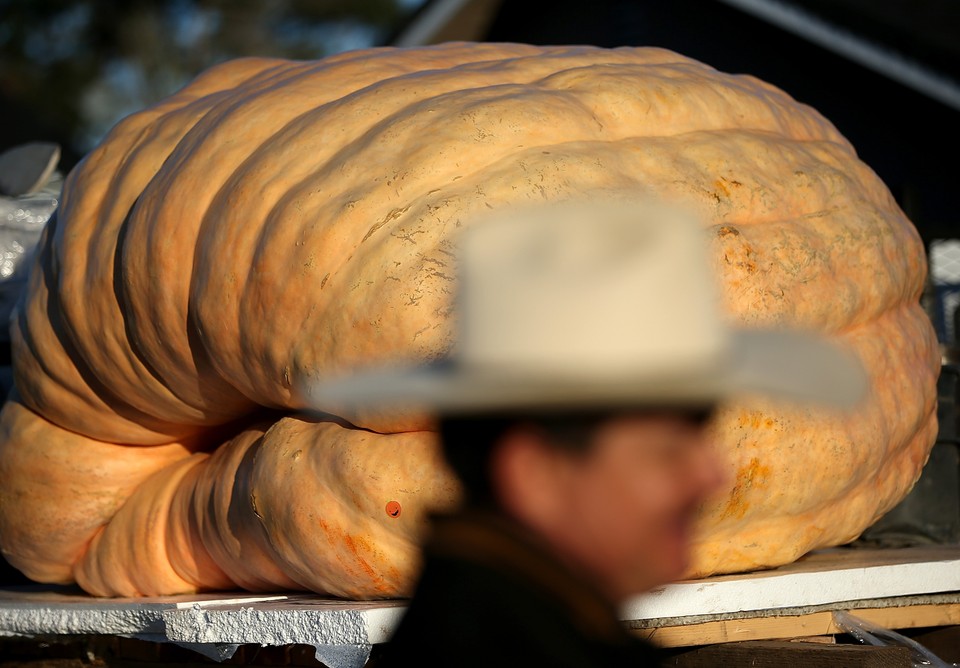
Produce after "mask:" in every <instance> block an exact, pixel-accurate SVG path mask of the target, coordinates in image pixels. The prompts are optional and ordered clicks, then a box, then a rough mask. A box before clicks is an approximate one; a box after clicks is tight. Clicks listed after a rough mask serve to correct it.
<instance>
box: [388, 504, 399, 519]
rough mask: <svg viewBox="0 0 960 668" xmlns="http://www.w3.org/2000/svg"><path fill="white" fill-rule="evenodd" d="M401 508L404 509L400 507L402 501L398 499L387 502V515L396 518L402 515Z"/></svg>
mask: <svg viewBox="0 0 960 668" xmlns="http://www.w3.org/2000/svg"><path fill="white" fill-rule="evenodd" d="M401 510H402V509H401V508H400V503H399V502H398V501H390V502H388V503H387V507H386V511H387V515H389V516H390V517H393V518H394V519H396V518H397V517H400V512H401Z"/></svg>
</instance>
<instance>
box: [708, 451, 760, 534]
mask: <svg viewBox="0 0 960 668" xmlns="http://www.w3.org/2000/svg"><path fill="white" fill-rule="evenodd" d="M769 476H770V467H768V466H764V465H762V464H761V463H760V460H759V459H757V458H756V457H754V458H753V459H751V460H750V462H749V463H748V464H747V465H746V466H744V467H742V468H741V469H740V470H739V471H737V478H736V484H734V486H733V489H732V490H731V491H730V500H729V501H727V507H726V508H724V509H723V513H722V514H721V516H720V517H721V519H723V518H727V517H736V518H742V517H743V516H744V515H745V514H746V513H747V510H749V509H750V504H749V503H748V502H747V501H746V500H744V497H745V496H746V494H747V492H748V491H749V490H750V489H752V488H753V487H759V486H762V485H764V484H765V483H766V480H767V478H768V477H769Z"/></svg>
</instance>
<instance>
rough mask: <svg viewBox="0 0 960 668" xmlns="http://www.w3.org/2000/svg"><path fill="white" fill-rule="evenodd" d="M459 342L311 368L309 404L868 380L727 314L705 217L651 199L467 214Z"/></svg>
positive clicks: (653, 392)
mask: <svg viewBox="0 0 960 668" xmlns="http://www.w3.org/2000/svg"><path fill="white" fill-rule="evenodd" d="M458 248H459V252H458V261H459V288H458V290H459V292H458V297H457V301H456V308H455V312H456V313H457V318H458V320H457V334H458V336H457V340H456V343H455V345H454V347H453V350H451V352H450V353H449V355H448V356H447V357H446V358H444V359H443V360H441V361H439V362H435V363H432V364H427V365H418V366H410V367H401V366H397V367H392V368H384V369H377V370H368V371H365V372H360V373H356V374H354V375H351V376H347V377H343V378H339V379H332V380H327V381H325V382H317V383H315V384H313V385H312V386H311V387H309V388H307V392H306V394H307V398H308V401H309V403H310V404H311V405H312V406H314V407H315V408H317V409H319V410H324V411H327V412H335V413H336V412H339V411H340V410H344V411H347V412H349V411H352V410H356V409H362V408H373V407H376V408H380V409H383V408H387V409H392V408H396V409H397V410H405V409H415V410H427V411H430V412H433V413H439V414H449V413H476V412H487V411H503V410H523V409H537V410H544V409H548V410H549V409H559V410H565V409H574V408H601V407H614V406H616V407H629V406H635V407H643V406H669V405H679V406H683V405H695V404H711V403H715V402H716V401H718V400H720V399H722V398H724V397H726V396H728V395H731V394H734V393H741V392H751V393H753V392H759V393H764V394H773V395H778V396H782V397H787V398H793V399H800V400H809V401H814V402H818V403H823V404H829V405H833V406H838V407H849V406H851V405H853V404H854V403H855V402H857V401H858V400H859V398H860V397H861V395H862V394H863V392H864V390H865V387H866V378H865V374H864V372H863V369H862V367H861V365H860V363H859V361H858V360H857V358H856V357H855V356H854V355H852V354H851V353H849V352H846V351H844V350H842V349H840V348H838V347H836V346H834V345H832V344H830V343H828V342H826V341H824V340H822V339H821V338H819V337H818V336H816V335H814V334H811V333H806V332H799V331H788V330H744V329H739V328H735V327H732V326H730V325H729V324H728V323H727V322H726V321H725V320H724V318H723V317H722V316H721V313H720V309H719V306H718V303H717V299H716V296H715V290H716V285H715V284H716V276H715V275H714V273H713V272H712V270H711V266H710V262H709V260H708V256H707V253H706V247H705V243H704V233H703V226H702V225H700V224H698V223H697V221H696V220H695V219H694V217H692V216H690V215H688V214H686V213H684V212H682V211H679V210H676V209H672V208H668V207H665V206H662V205H653V204H650V203H641V202H633V203H626V204H625V203H622V202H621V203H619V204H616V205H613V204H610V203H603V204H598V203H596V202H592V203H591V202H580V203H578V204H569V203H568V204H566V205H550V206H546V207H541V208H539V209H515V210H512V211H511V212H509V213H506V214H500V215H497V216H493V217H491V218H490V219H488V220H482V221H475V222H474V223H473V224H472V225H471V226H469V227H468V228H467V229H466V232H464V233H463V234H462V235H461V237H460V239H459V244H458Z"/></svg>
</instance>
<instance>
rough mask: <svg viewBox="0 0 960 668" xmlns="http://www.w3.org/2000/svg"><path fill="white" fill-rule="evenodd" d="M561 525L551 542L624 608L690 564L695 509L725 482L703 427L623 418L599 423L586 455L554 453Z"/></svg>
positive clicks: (667, 419) (695, 422) (678, 420)
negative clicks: (633, 597) (627, 601)
mask: <svg viewBox="0 0 960 668" xmlns="http://www.w3.org/2000/svg"><path fill="white" fill-rule="evenodd" d="M550 456H552V457H556V458H557V459H556V461H555V462H554V464H555V466H553V467H551V468H553V470H554V472H555V473H554V475H555V476H556V481H557V485H556V489H557V490H558V491H559V492H560V493H559V495H558V496H559V499H558V502H557V503H558V504H560V505H559V507H560V509H561V510H562V512H563V513H565V521H561V522H560V523H559V524H558V526H557V527H556V532H557V534H558V535H556V536H554V537H553V539H554V542H557V541H559V543H560V544H558V545H557V546H558V547H559V548H560V549H561V551H562V552H563V553H565V554H566V555H567V556H568V557H569V558H570V559H571V560H573V561H575V562H577V563H579V564H580V565H581V566H583V567H584V568H585V569H586V570H587V571H588V572H589V573H591V574H593V575H594V576H596V577H597V578H598V579H599V580H600V584H601V586H603V587H604V588H605V589H606V590H607V593H608V594H610V595H611V596H612V597H613V598H614V599H616V600H620V599H623V598H625V597H627V596H630V595H632V594H636V593H639V592H642V591H646V590H648V589H650V588H651V587H654V586H656V585H659V584H662V583H664V582H667V581H670V580H674V579H676V578H678V577H679V576H681V575H682V574H683V572H684V570H685V568H686V567H687V565H688V561H689V549H690V532H691V527H692V522H693V519H694V516H695V514H696V510H697V507H698V506H699V505H700V504H701V503H702V502H703V501H704V500H705V499H706V498H707V497H708V496H709V495H710V494H711V493H713V492H715V491H716V490H717V488H718V486H719V485H720V484H721V483H722V481H723V473H722V469H721V466H720V462H719V460H718V458H717V456H716V454H715V452H714V450H713V448H712V446H711V444H710V443H709V441H708V439H707V437H706V426H705V424H704V421H703V420H702V419H696V418H694V417H693V416H692V415H687V414H684V413H669V412H665V413H650V414H637V415H632V414H626V415H622V416H618V417H614V418H612V419H610V420H608V421H606V422H604V423H602V424H601V425H600V426H599V427H598V428H597V430H596V431H595V432H594V434H593V442H592V444H591V447H590V449H589V450H587V451H586V452H585V453H570V452H563V451H556V450H553V452H552V454H551V455H550Z"/></svg>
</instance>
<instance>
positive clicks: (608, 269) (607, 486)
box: [321, 204, 863, 666]
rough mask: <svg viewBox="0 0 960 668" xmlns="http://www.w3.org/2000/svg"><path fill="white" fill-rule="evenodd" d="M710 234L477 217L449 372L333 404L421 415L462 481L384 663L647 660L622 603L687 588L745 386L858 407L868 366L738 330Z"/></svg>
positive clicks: (439, 522)
mask: <svg viewBox="0 0 960 668" xmlns="http://www.w3.org/2000/svg"><path fill="white" fill-rule="evenodd" d="M708 267H709V263H708V261H707V258H706V255H705V253H704V250H703V247H702V239H701V232H700V228H699V226H698V225H697V224H696V223H695V222H694V221H693V220H691V219H689V218H687V217H686V216H684V215H681V214H679V213H677V212H675V211H671V210H667V209H664V208H661V207H654V206H648V205H647V206H644V205H639V204H636V205H634V206H629V205H621V206H616V207H612V206H606V205H596V204H594V205H593V206H589V207H588V206H585V205H584V206H567V207H564V208H558V207H552V208H549V209H548V210H545V211H541V212H531V211H527V212H515V213H514V215H512V216H508V217H505V218H503V219H500V220H490V221H481V222H477V223H476V224H474V226H473V227H472V228H471V229H470V231H469V232H468V233H467V234H466V235H464V237H463V239H462V240H461V245H460V293H459V301H458V304H457V307H458V311H457V312H458V318H459V320H458V322H459V331H458V334H459V336H458V340H457V343H456V346H455V349H454V351H453V352H452V353H451V355H450V357H449V359H447V360H445V361H443V362H442V363H439V364H435V365H431V366H427V367H421V368H416V369H412V370H407V371H384V372H382V373H372V374H367V375H359V376H356V377H354V378H351V379H346V380H343V381H341V382H339V383H336V384H331V385H329V386H327V387H325V388H322V390H321V396H322V397H323V398H324V400H325V401H327V402H328V403H337V404H340V405H350V406H353V407H357V406H377V407H381V408H382V407H395V408H396V410H402V409H404V407H413V406H416V407H419V408H427V409H429V410H432V411H434V412H435V413H437V414H438V415H439V416H440V420H441V422H440V424H441V429H440V432H441V433H440V436H441V441H442V444H443V452H444V454H445V456H446V459H447V461H448V462H449V464H450V466H451V468H452V469H453V471H454V472H455V473H456V475H457V476H458V477H459V478H460V480H461V481H462V482H463V487H464V490H465V497H464V502H463V505H462V507H461V508H460V510H459V511H458V512H456V513H455V514H452V515H449V516H444V517H438V518H436V520H435V522H434V525H433V530H432V533H431V535H430V537H429V540H428V541H427V543H426V545H425V548H424V557H425V563H424V569H423V572H422V575H421V579H420V581H419V583H418V585H417V589H416V592H415V594H414V597H413V600H412V602H411V604H410V607H409V609H408V611H407V613H406V615H405V617H404V619H403V621H402V622H401V624H400V626H399V628H398V630H397V632H396V634H395V636H394V638H393V640H392V642H391V643H390V645H389V646H388V647H387V648H386V650H385V651H384V654H383V657H382V659H381V662H380V663H378V664H377V665H421V666H434V665H444V666H494V665H496V666H506V665H509V666H514V665H516V666H628V665H629V666H643V665H655V664H656V661H657V656H656V653H655V651H654V650H653V648H651V647H650V646H648V645H645V644H644V643H641V642H640V641H639V640H637V639H636V638H634V637H632V636H631V635H630V634H629V633H628V632H627V630H626V629H625V628H624V626H623V625H622V624H621V622H620V620H619V618H618V615H617V608H618V605H619V604H620V603H622V602H623V601H624V600H625V599H626V598H628V597H630V596H632V595H634V594H638V593H641V592H644V591H646V590H648V589H650V588H651V587H654V586H656V585H658V584H662V583H665V582H668V581H670V580H672V579H676V578H678V577H680V576H681V575H682V574H683V573H684V570H685V569H686V567H687V565H688V560H689V556H690V555H689V550H690V542H691V537H690V536H691V530H692V523H693V521H694V518H695V514H696V511H697V508H698V507H699V505H700V504H701V503H702V502H703V501H705V500H706V499H707V498H708V497H709V495H711V494H712V493H715V492H716V491H717V490H718V489H719V488H720V487H721V486H722V482H723V479H724V476H723V464H722V462H720V461H719V460H718V458H717V455H716V454H715V453H714V452H713V451H712V449H711V446H710V442H709V439H708V437H707V423H708V420H709V417H710V415H711V412H712V410H713V408H714V406H715V404H716V403H717V402H718V401H719V400H721V399H722V398H724V397H726V396H728V395H729V394H731V393H734V392H738V391H744V390H747V391H753V392H756V391H763V392H776V393H779V394H785V395H787V396H792V397H795V398H817V399H820V400H824V401H828V402H832V403H834V404H850V403H852V402H853V401H855V400H856V399H857V398H858V396H859V394H860V392H861V390H862V385H863V376H862V371H861V370H860V368H859V366H858V365H857V364H856V362H855V361H854V360H853V359H852V358H849V357H847V356H846V355H844V354H842V353H841V352H840V351H837V350H834V349H832V348H830V347H828V346H826V345H824V344H822V343H821V342H819V341H816V340H812V339H810V338H808V337H805V336H802V335H799V334H796V333H788V332H741V331H735V330H732V329H730V328H728V327H727V326H725V325H724V324H723V322H722V320H721V318H720V315H719V313H718V309H717V305H716V303H715V300H714V298H713V285H712V284H713V278H712V275H711V274H710V271H709V268H708Z"/></svg>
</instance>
